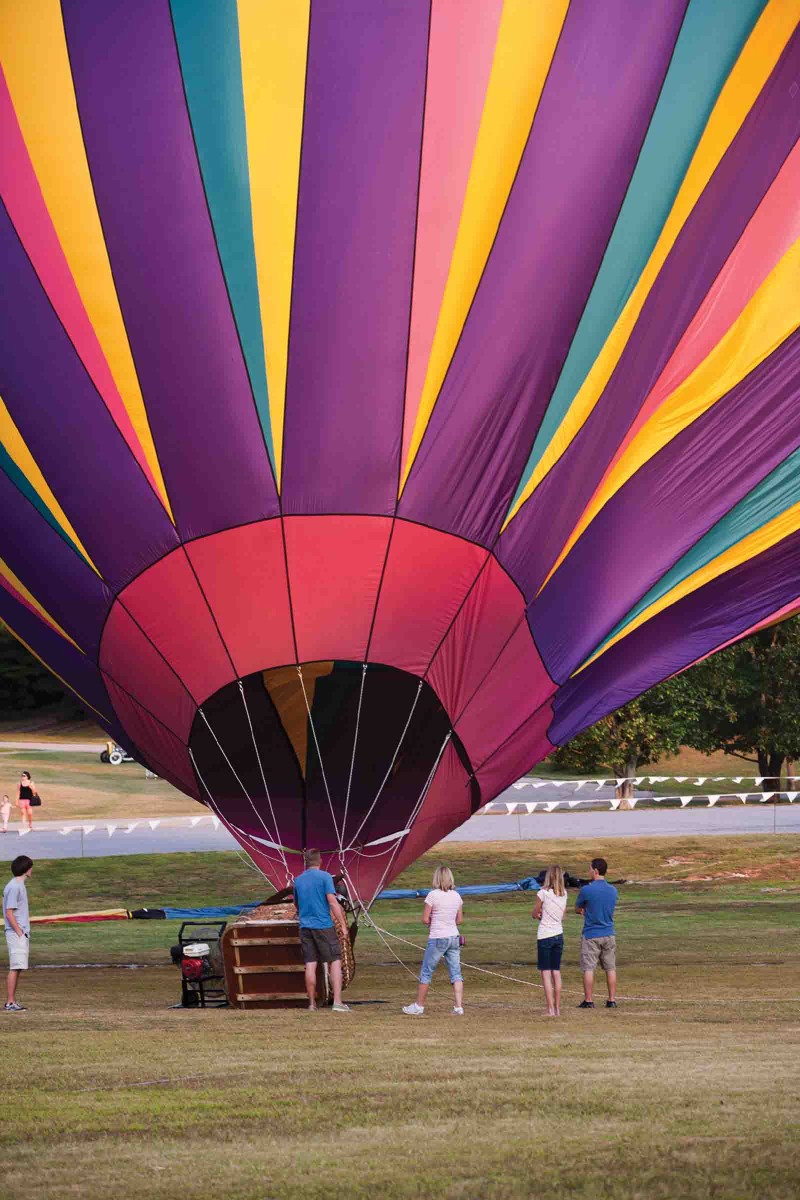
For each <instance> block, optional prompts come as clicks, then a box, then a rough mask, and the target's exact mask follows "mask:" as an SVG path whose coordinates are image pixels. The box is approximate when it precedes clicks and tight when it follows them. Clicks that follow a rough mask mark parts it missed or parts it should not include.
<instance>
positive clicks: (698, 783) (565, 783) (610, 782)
mask: <svg viewBox="0 0 800 1200" xmlns="http://www.w3.org/2000/svg"><path fill="white" fill-rule="evenodd" d="M771 778H772V776H771V775H697V776H692V775H636V776H635V777H634V776H631V775H623V776H621V777H619V778H613V777H612V778H611V779H537V778H533V777H531V776H525V777H524V778H523V779H518V780H517V782H516V783H512V785H511V786H512V787H513V788H514V789H515V790H517V791H519V790H520V789H521V788H528V787H532V788H543V787H556V788H560V787H573V788H575V791H576V792H579V791H580V789H581V788H582V787H589V786H590V785H591V784H594V785H595V789H596V790H597V791H599V790H600V788H604V787H622V785H623V784H625V783H632V784H633V785H634V786H635V787H641V786H642V784H647V783H650V784H652V783H689V784H691V786H692V787H702V786H703V784H704V783H728V782H730V783H750V782H751V781H752V782H753V783H754V784H755V786H756V787H758V786H759V784H761V783H763V782H764V780H765V779H771ZM786 782H787V783H800V775H787V776H786ZM737 794H738V793H737ZM751 794H752V793H748V795H751ZM770 795H772V793H770ZM664 799H665V800H666V799H674V797H667V796H665V797H664Z"/></svg>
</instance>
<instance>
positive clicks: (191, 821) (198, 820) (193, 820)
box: [189, 817, 203, 829]
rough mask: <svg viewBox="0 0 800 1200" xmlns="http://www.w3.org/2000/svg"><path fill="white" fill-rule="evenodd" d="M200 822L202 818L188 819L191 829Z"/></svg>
mask: <svg viewBox="0 0 800 1200" xmlns="http://www.w3.org/2000/svg"><path fill="white" fill-rule="evenodd" d="M202 820H203V818H202V817H189V824H190V825H191V827H192V829H194V827H195V825H197V824H198V823H199V822H200V821H202Z"/></svg>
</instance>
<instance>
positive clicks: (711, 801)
mask: <svg viewBox="0 0 800 1200" xmlns="http://www.w3.org/2000/svg"><path fill="white" fill-rule="evenodd" d="M707 799H708V807H709V808H713V807H714V805H715V804H716V803H717V801H718V800H719V796H709V797H708V798H707Z"/></svg>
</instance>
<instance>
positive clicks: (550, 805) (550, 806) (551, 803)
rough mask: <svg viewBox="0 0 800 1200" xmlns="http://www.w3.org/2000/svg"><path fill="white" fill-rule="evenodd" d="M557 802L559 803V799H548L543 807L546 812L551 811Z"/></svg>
mask: <svg viewBox="0 0 800 1200" xmlns="http://www.w3.org/2000/svg"><path fill="white" fill-rule="evenodd" d="M559 803H560V801H559V800H548V801H547V803H546V804H545V808H546V809H547V811H548V812H552V811H553V809H554V808H558V806H559Z"/></svg>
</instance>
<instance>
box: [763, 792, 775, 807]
mask: <svg viewBox="0 0 800 1200" xmlns="http://www.w3.org/2000/svg"><path fill="white" fill-rule="evenodd" d="M774 795H775V793H774V792H762V793H761V797H760V799H761V803H762V804H766V803H767V801H768V800H771V799H772V797H773V796H774Z"/></svg>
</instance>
